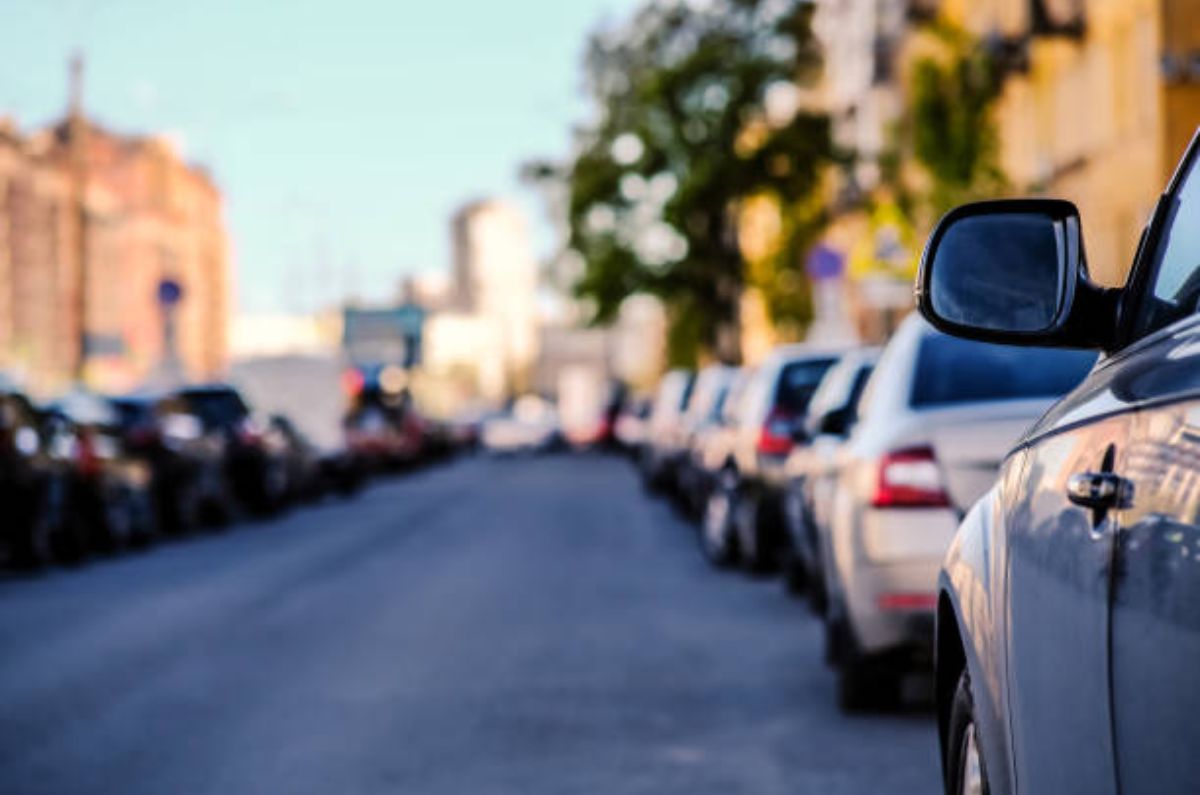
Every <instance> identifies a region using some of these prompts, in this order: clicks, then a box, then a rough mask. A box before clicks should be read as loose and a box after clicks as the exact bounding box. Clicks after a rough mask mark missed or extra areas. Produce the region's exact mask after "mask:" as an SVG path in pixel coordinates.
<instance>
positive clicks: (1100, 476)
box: [1067, 472, 1133, 511]
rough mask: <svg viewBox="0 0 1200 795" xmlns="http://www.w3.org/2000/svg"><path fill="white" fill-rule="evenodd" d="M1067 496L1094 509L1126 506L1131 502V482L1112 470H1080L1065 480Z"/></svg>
mask: <svg viewBox="0 0 1200 795" xmlns="http://www.w3.org/2000/svg"><path fill="white" fill-rule="evenodd" d="M1067 497H1068V499H1070V500H1071V502H1073V503H1075V504H1076V505H1078V506H1081V507H1083V508H1091V509H1092V510H1094V511H1096V510H1099V511H1106V510H1109V509H1111V508H1128V507H1129V506H1130V504H1132V502H1133V484H1132V483H1130V482H1129V481H1128V480H1126V479H1125V478H1123V477H1121V476H1119V475H1116V474H1114V473H1112V472H1080V473H1077V474H1075V475H1072V476H1071V477H1070V479H1069V480H1068V481H1067Z"/></svg>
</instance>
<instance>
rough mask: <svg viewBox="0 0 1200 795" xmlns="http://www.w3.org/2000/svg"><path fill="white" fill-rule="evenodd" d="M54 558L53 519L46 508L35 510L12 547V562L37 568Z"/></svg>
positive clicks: (19, 566) (26, 567)
mask: <svg viewBox="0 0 1200 795" xmlns="http://www.w3.org/2000/svg"><path fill="white" fill-rule="evenodd" d="M53 559H54V520H53V518H52V516H51V514H50V513H49V512H48V511H46V510H37V511H36V512H35V513H34V515H33V516H31V517H29V520H28V522H27V524H26V526H25V527H24V532H23V533H22V534H21V535H20V536H19V537H18V539H17V541H16V543H15V544H14V547H13V563H14V564H15V565H16V566H17V567H18V568H22V569H38V568H41V567H42V566H45V565H47V564H49V563H50V562H51V561H52V560H53Z"/></svg>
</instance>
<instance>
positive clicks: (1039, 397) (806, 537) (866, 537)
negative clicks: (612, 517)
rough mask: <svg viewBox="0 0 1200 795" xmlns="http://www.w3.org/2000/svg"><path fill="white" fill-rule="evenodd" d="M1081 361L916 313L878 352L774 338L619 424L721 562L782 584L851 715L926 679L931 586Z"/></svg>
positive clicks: (684, 376) (1079, 372) (670, 386)
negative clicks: (811, 620) (962, 330)
mask: <svg viewBox="0 0 1200 795" xmlns="http://www.w3.org/2000/svg"><path fill="white" fill-rule="evenodd" d="M1095 360H1096V355H1095V354H1094V353H1090V352H1085V351H1075V350H1061V349H1052V348H1024V349H1017V348H1012V347H1007V346H1001V345H994V344H989V343H984V342H973V341H968V340H963V339H958V338H955V337H951V336H949V335H947V334H943V333H942V332H939V331H936V330H935V329H934V328H933V327H932V326H930V325H929V324H928V323H927V322H926V321H924V320H922V319H921V318H920V317H918V316H915V315H914V316H912V317H910V318H908V319H907V320H905V321H904V322H903V323H902V324H901V326H900V328H899V329H898V330H897V332H896V333H895V334H894V335H893V337H892V339H891V340H890V341H889V343H888V344H887V346H886V347H884V348H882V349H878V348H870V347H843V348H837V347H814V346H809V345H788V346H782V347H780V348H778V349H776V350H775V351H774V352H772V353H771V354H770V355H769V356H768V357H767V358H766V359H765V360H764V361H763V362H762V363H761V364H760V365H759V366H757V367H755V368H753V369H742V368H734V367H728V366H724V365H712V366H709V367H706V368H704V369H702V370H701V371H700V372H699V373H691V372H686V371H683V370H676V371H672V372H669V373H668V374H667V375H666V376H664V378H663V379H662V381H661V383H660V386H659V389H658V391H657V393H656V395H655V397H654V400H653V402H652V404H651V406H650V408H649V410H648V411H647V410H646V409H644V408H641V407H639V406H637V405H636V404H635V405H633V406H632V407H630V408H628V409H627V410H626V412H625V413H624V414H623V415H622V416H621V417H620V418H619V419H618V422H617V431H618V434H619V435H620V436H621V438H622V440H623V442H624V443H625V444H626V445H627V446H629V447H630V448H631V449H632V451H633V452H634V454H635V456H636V461H637V466H638V468H639V470H640V473H641V477H642V479H643V482H644V483H645V485H646V487H647V488H649V489H651V490H652V491H654V492H657V493H662V494H664V495H670V496H671V497H673V498H674V499H675V500H676V502H677V503H678V505H679V507H680V508H681V509H682V510H683V511H684V512H685V513H686V514H687V515H688V516H689V517H691V518H692V519H693V520H694V521H695V523H696V526H697V537H698V542H699V546H700V549H701V550H702V552H703V553H704V555H705V556H706V557H707V559H708V560H709V561H710V562H711V563H712V564H713V565H714V566H716V567H720V568H726V567H733V566H738V565H740V566H742V567H744V568H746V569H747V570H750V571H753V572H756V573H766V572H778V573H780V574H782V577H783V580H784V582H785V583H786V585H787V589H788V591H790V592H791V593H793V594H797V595H803V596H806V597H807V598H808V599H809V600H810V602H811V604H812V607H813V608H814V610H815V611H816V612H817V614H818V615H820V616H821V618H822V620H823V622H824V626H825V638H826V657H827V660H828V662H829V663H830V664H831V665H833V666H834V668H835V669H836V671H837V673H838V683H839V684H838V690H839V701H840V703H841V704H842V705H843V707H844V708H847V709H863V708H870V707H872V706H885V705H887V704H889V703H892V702H894V701H895V700H897V699H898V698H899V695H900V693H901V683H902V679H903V677H905V676H906V675H908V674H912V673H920V674H928V673H931V671H932V657H933V644H934V637H933V636H934V616H935V610H936V606H937V577H938V571H939V567H940V565H941V561H942V559H943V557H944V556H945V553H946V550H947V548H948V546H949V544H950V542H951V539H952V537H953V535H954V533H955V530H956V528H957V526H958V524H959V521H960V519H961V518H962V516H963V515H964V514H965V513H966V511H967V510H969V509H970V507H971V506H972V504H973V503H974V502H975V501H976V500H977V499H978V498H979V497H980V496H981V495H982V494H983V493H984V492H985V491H987V490H988V489H989V488H990V487H991V485H992V483H993V482H994V481H995V479H996V475H997V472H998V471H999V467H1000V463H1001V461H1002V459H1003V458H1004V456H1005V454H1006V453H1007V451H1008V450H1009V449H1010V448H1011V447H1012V446H1013V444H1014V443H1015V442H1016V441H1017V440H1018V438H1019V437H1020V435H1021V434H1022V432H1023V431H1024V430H1025V429H1026V428H1027V427H1028V426H1030V425H1031V424H1032V423H1033V422H1035V421H1036V420H1037V419H1038V418H1039V417H1040V416H1041V415H1042V414H1043V413H1044V412H1045V411H1046V409H1047V408H1048V407H1049V406H1050V405H1051V404H1052V403H1053V401H1054V400H1055V399H1057V398H1058V397H1060V396H1061V395H1063V394H1065V393H1066V392H1068V391H1070V390H1071V389H1072V388H1073V387H1075V386H1076V385H1077V384H1078V383H1079V382H1080V381H1081V380H1082V379H1083V378H1084V376H1085V375H1086V374H1087V372H1088V371H1089V370H1090V369H1091V367H1092V365H1093V364H1094V362H1095Z"/></svg>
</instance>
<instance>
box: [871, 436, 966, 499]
mask: <svg viewBox="0 0 1200 795" xmlns="http://www.w3.org/2000/svg"><path fill="white" fill-rule="evenodd" d="M871 505H873V506H874V507H876V508H944V507H946V506H948V505H950V499H949V497H947V496H946V490H945V488H944V487H943V484H942V471H941V469H940V468H939V467H938V464H937V458H936V457H935V456H934V454H933V450H932V449H931V448H928V447H913V448H909V449H907V450H897V451H895V452H892V453H888V454H886V455H884V456H883V458H882V459H880V461H879V479H878V481H877V483H876V487H875V496H874V498H873V499H872V500H871Z"/></svg>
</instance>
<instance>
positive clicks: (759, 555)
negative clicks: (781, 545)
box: [734, 494, 779, 574]
mask: <svg viewBox="0 0 1200 795" xmlns="http://www.w3.org/2000/svg"><path fill="white" fill-rule="evenodd" d="M734 522H735V525H736V527H737V533H736V535H737V539H738V545H739V548H740V549H741V551H742V555H741V560H742V565H743V567H744V568H745V569H746V571H748V572H750V573H752V574H767V573H769V572H772V571H774V570H775V569H776V568H778V566H779V561H778V559H777V558H776V556H775V550H774V549H772V548H770V547H769V545H768V544H767V543H766V541H767V538H766V533H765V532H764V530H765V528H764V527H763V523H764V522H763V511H762V500H761V498H760V497H758V496H757V495H753V494H751V495H746V496H743V497H741V498H740V499H738V504H737V512H736V513H735V515H734Z"/></svg>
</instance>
